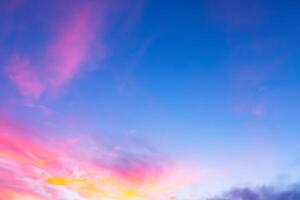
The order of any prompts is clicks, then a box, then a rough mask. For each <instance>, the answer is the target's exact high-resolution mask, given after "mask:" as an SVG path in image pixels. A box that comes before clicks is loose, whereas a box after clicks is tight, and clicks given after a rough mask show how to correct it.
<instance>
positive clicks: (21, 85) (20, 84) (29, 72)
mask: <svg viewBox="0 0 300 200" xmlns="http://www.w3.org/2000/svg"><path fill="white" fill-rule="evenodd" d="M6 73H7V75H8V77H9V79H10V80H11V81H12V82H13V83H14V84H15V85H16V87H17V88H18V89H19V91H20V93H21V94H22V95H23V96H26V97H35V98H37V97H40V96H41V94H42V93H43V91H44V89H45V85H44V84H43V83H42V82H41V81H40V80H39V78H38V74H37V71H36V70H35V69H34V68H33V67H32V64H31V61H30V59H29V58H26V57H21V56H20V55H14V56H12V57H11V60H10V63H9V64H8V65H7V66H6Z"/></svg>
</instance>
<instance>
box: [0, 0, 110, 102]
mask: <svg viewBox="0 0 300 200" xmlns="http://www.w3.org/2000/svg"><path fill="white" fill-rule="evenodd" d="M95 11H96V9H92V5H91V4H86V3H85V4H84V5H77V7H76V9H75V12H72V13H71V15H70V16H67V17H66V20H65V18H63V19H62V22H56V21H55V22H51V23H50V26H51V25H52V24H54V26H55V34H54V36H51V37H52V38H54V39H53V40H52V41H50V42H49V43H48V44H47V45H46V46H45V47H43V48H42V49H41V56H40V57H37V56H35V57H33V56H28V55H27V54H24V53H19V52H17V53H14V54H13V55H12V56H11V57H10V59H9V62H8V64H7V65H6V70H5V71H6V74H7V76H8V78H9V79H10V80H11V81H12V82H13V83H14V85H15V86H16V87H17V89H18V90H19V92H20V93H21V95H23V96H25V97H29V98H39V97H41V96H42V95H43V94H44V93H48V92H50V93H57V92H59V91H60V90H61V89H62V88H63V87H64V86H66V85H67V84H68V83H69V82H70V81H71V80H72V79H74V78H75V77H76V75H78V74H79V73H80V72H81V71H82V70H83V69H84V68H86V65H84V64H85V62H86V61H87V59H88V58H89V55H90V54H91V50H92V48H91V47H92V44H93V42H95V41H96V39H97V36H98V35H99V29H101V27H100V26H101V21H102V20H103V18H104V16H99V17H98V18H99V19H97V20H98V21H99V23H97V22H95V20H94V14H95ZM98 11H99V10H98ZM51 37H50V38H51Z"/></svg>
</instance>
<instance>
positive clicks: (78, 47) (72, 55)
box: [47, 8, 96, 88]
mask: <svg viewBox="0 0 300 200" xmlns="http://www.w3.org/2000/svg"><path fill="white" fill-rule="evenodd" d="M63 25H64V27H62V29H61V30H60V33H59V35H58V37H57V38H56V40H55V41H54V43H52V44H51V45H50V46H49V47H48V50H47V58H48V60H49V61H50V63H51V64H50V65H49V66H48V68H49V71H50V73H51V74H52V76H51V78H50V83H49V84H50V86H51V87H53V88H57V87H61V86H63V85H65V84H66V83H67V82H69V81H70V80H71V79H72V78H73V77H74V76H75V75H76V74H77V73H79V71H80V70H81V68H83V67H84V66H83V65H82V64H83V63H84V62H85V60H86V59H87V57H88V56H89V50H90V47H91V42H92V41H93V40H94V39H95V36H96V31H95V28H96V27H95V24H94V23H93V22H92V19H91V14H90V9H89V8H83V9H82V10H81V12H80V13H76V15H75V16H74V17H73V18H72V20H71V21H70V22H69V23H68V24H66V26H65V24H63ZM48 60H47V61H48Z"/></svg>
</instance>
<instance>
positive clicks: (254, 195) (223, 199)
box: [207, 186, 300, 200]
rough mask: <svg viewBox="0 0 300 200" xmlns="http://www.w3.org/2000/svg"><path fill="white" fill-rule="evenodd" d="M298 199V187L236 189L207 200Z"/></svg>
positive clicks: (299, 191)
mask: <svg viewBox="0 0 300 200" xmlns="http://www.w3.org/2000/svg"><path fill="white" fill-rule="evenodd" d="M298 199H300V189H299V186H298V187H297V186H293V187H291V188H288V189H278V188H275V187H262V188H259V189H251V188H237V189H233V190H231V191H230V192H227V193H225V194H224V195H221V196H219V197H215V198H209V199H207V200H298Z"/></svg>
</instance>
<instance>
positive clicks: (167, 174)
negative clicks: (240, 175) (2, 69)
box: [0, 117, 194, 200]
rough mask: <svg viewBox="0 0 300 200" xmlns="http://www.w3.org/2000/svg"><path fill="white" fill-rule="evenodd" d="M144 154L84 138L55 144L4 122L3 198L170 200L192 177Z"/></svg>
mask: <svg viewBox="0 0 300 200" xmlns="http://www.w3.org/2000/svg"><path fill="white" fill-rule="evenodd" d="M41 135H43V136H42V137H41ZM41 139H42V140H41ZM141 152H143V150H141V151H139V153H135V152H130V151H126V149H120V148H116V147H115V145H110V147H108V146H107V145H102V144H101V142H97V141H96V142H95V140H91V139H88V138H87V137H86V136H85V137H84V138H80V140H79V139H78V140H77V139H76V138H75V136H72V138H70V139H65V140H59V141H54V140H52V139H51V138H50V137H47V136H45V134H42V133H36V132H34V131H32V130H30V128H26V127H24V126H22V125H20V124H19V123H18V122H14V121H12V120H10V119H7V118H4V117H1V119H0V191H1V193H0V199H14V200H21V199H22V200H24V199H31V200H32V199H35V200H47V199H49V200H50V199H51V200H52V199H57V200H68V199H70V200H71V199H72V200H74V199H120V200H127V199H132V198H136V199H155V198H157V197H164V198H166V196H165V195H168V193H169V192H170V191H172V190H173V189H176V188H178V187H181V186H183V185H185V184H187V183H188V182H190V181H191V180H192V177H194V175H193V176H192V175H191V174H190V175H189V173H188V170H187V169H185V167H183V165H182V164H180V163H176V162H174V161H170V159H168V158H167V157H164V156H162V154H159V155H157V154H156V153H154V152H149V151H146V152H145V153H141Z"/></svg>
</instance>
